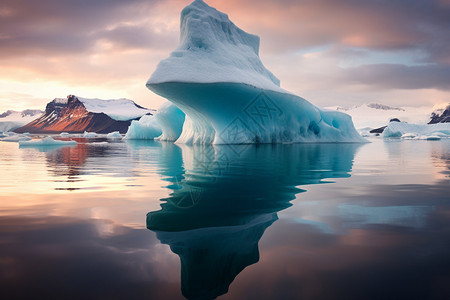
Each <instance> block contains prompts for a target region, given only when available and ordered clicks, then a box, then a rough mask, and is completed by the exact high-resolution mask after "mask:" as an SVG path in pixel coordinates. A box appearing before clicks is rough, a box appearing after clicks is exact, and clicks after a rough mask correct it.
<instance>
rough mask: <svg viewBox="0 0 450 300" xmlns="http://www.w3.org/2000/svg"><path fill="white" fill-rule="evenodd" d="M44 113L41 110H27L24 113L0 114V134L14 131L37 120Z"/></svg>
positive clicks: (10, 111)
mask: <svg viewBox="0 0 450 300" xmlns="http://www.w3.org/2000/svg"><path fill="white" fill-rule="evenodd" d="M42 113H44V112H43V111H42V110H39V109H27V110H23V111H14V110H7V111H6V112H4V113H2V114H0V132H3V131H12V130H14V129H16V128H19V127H22V126H23V125H25V124H28V123H30V122H31V121H33V120H35V119H37V118H38V117H39V116H41V115H42Z"/></svg>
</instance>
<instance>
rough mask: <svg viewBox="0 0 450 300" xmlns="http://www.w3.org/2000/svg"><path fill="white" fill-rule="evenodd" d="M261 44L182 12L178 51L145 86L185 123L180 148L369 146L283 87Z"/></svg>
mask: <svg viewBox="0 0 450 300" xmlns="http://www.w3.org/2000/svg"><path fill="white" fill-rule="evenodd" d="M258 52H259V37H258V36H256V35H252V34H248V33H246V32H244V31H243V30H241V29H239V28H238V27H237V26H236V25H234V24H233V23H232V22H231V21H230V20H229V19H228V16H227V15H226V14H224V13H222V12H219V11H217V10H216V9H214V8H212V7H210V6H208V5H207V4H206V3H205V2H203V1H201V0H197V1H194V2H193V3H191V4H190V5H188V6H187V7H185V8H184V9H183V11H182V13H181V37H180V45H179V46H178V48H177V49H176V50H175V51H173V52H172V53H171V55H170V57H168V58H167V59H165V60H163V61H161V62H160V63H159V65H158V67H157V69H156V71H155V72H154V73H153V74H152V75H151V77H150V79H149V80H148V81H147V87H148V88H149V89H150V90H152V91H154V92H155V93H157V94H159V95H161V96H163V97H165V98H167V99H169V100H170V101H172V102H173V103H175V104H176V105H177V106H178V107H179V108H180V109H181V110H182V111H183V112H184V113H186V120H185V123H184V126H183V132H182V134H181V136H180V138H179V139H178V140H177V142H180V143H215V144H241V143H290V142H364V141H365V140H364V139H363V138H362V137H361V136H360V135H359V134H358V133H357V132H356V130H355V128H354V126H353V123H352V120H351V117H350V116H348V115H346V114H344V113H341V112H337V111H328V110H320V109H319V108H317V107H316V106H314V105H312V104H311V103H309V102H308V101H306V100H305V99H303V98H300V97H298V96H296V95H293V94H291V93H290V92H288V91H286V90H284V89H282V88H281V87H280V85H279V84H280V82H279V80H278V79H277V78H276V77H275V76H274V75H273V74H272V73H271V72H270V71H269V70H267V69H266V68H265V67H264V66H263V64H262V62H261V60H260V58H259V54H258Z"/></svg>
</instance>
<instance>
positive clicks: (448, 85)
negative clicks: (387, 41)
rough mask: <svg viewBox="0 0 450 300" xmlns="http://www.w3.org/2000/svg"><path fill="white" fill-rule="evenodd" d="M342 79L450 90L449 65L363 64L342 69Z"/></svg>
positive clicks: (390, 87)
mask: <svg viewBox="0 0 450 300" xmlns="http://www.w3.org/2000/svg"><path fill="white" fill-rule="evenodd" d="M343 77H344V78H343V81H345V82H347V83H362V84H365V85H368V86H374V87H379V88H384V89H433V88H434V89H440V90H450V81H449V78H450V66H443V65H423V66H405V65H397V64H374V65H363V66H359V67H356V68H349V69H345V70H344V76H343Z"/></svg>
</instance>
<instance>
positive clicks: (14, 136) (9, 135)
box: [0, 132, 31, 143]
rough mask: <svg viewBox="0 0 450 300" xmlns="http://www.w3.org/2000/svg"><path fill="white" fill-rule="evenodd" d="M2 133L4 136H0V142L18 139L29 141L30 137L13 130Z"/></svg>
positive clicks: (16, 140) (17, 140)
mask: <svg viewBox="0 0 450 300" xmlns="http://www.w3.org/2000/svg"><path fill="white" fill-rule="evenodd" d="M2 135H4V137H2V138H0V141H2V142H16V143H17V142H20V141H29V140H31V138H30V137H29V136H27V135H24V134H16V133H14V132H6V133H5V132H4V133H3V134H2Z"/></svg>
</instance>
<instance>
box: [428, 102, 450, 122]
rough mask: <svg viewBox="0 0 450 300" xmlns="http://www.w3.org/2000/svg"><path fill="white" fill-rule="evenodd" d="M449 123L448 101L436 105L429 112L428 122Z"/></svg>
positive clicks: (449, 105) (449, 107)
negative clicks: (439, 105) (429, 118)
mask: <svg viewBox="0 0 450 300" xmlns="http://www.w3.org/2000/svg"><path fill="white" fill-rule="evenodd" d="M436 123H450V103H448V104H446V105H444V106H441V107H436V109H435V110H434V111H433V112H432V113H431V121H430V122H429V123H428V124H436Z"/></svg>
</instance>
